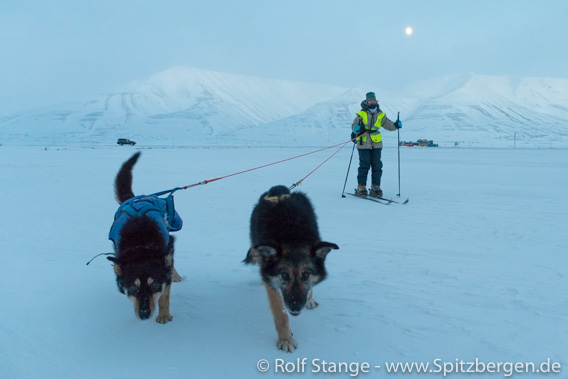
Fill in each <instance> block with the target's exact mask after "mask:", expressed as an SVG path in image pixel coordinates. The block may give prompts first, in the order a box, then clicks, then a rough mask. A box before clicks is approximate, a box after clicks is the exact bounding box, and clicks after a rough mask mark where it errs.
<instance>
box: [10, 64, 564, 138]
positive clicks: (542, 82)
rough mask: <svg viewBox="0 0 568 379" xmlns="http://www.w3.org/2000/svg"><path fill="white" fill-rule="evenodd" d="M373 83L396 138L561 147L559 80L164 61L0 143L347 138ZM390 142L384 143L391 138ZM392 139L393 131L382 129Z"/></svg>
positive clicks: (36, 117) (19, 125)
mask: <svg viewBox="0 0 568 379" xmlns="http://www.w3.org/2000/svg"><path fill="white" fill-rule="evenodd" d="M369 90H375V92H376V93H377V97H378V99H379V103H380V104H381V108H382V109H383V110H384V111H385V112H386V114H387V116H388V117H389V118H390V119H393V120H394V119H396V115H397V112H400V114H401V120H402V121H403V124H404V125H403V129H402V131H401V139H403V140H416V139H418V138H427V139H433V140H435V142H438V143H440V144H441V145H442V146H444V145H453V144H454V143H455V142H459V143H460V144H461V145H466V146H496V147H497V146H512V145H513V143H514V142H513V140H514V139H515V141H516V143H517V146H527V147H530V146H536V147H548V146H552V145H554V146H555V147H563V146H565V145H567V144H568V101H567V100H568V79H552V78H513V77H505V76H481V75H474V74H470V75H461V76H448V77H445V78H441V79H437V80H431V81H423V82H419V83H416V84H414V85H412V86H410V87H407V88H405V89H401V91H399V92H397V93H389V92H386V91H383V90H381V89H377V88H371V87H368V86H364V85H359V86H357V87H355V88H351V89H348V88H342V87H338V86H332V85H325V84H314V83H305V82H292V81H284V80H274V79H264V78H258V77H251V76H241V75H233V74H226V73H219V72H214V71H207V70H201V69H196V68H188V67H174V68H171V69H169V70H166V71H163V72H160V73H158V74H156V75H153V76H151V77H149V78H147V79H144V80H138V81H135V82H133V83H130V84H128V85H126V86H124V87H122V88H120V89H118V90H116V91H113V92H111V93H108V94H104V95H100V96H98V97H96V98H94V99H91V100H88V101H84V102H77V103H71V104H64V105H55V106H52V107H49V108H47V109H41V110H32V111H29V112H20V113H18V114H15V115H11V116H8V117H3V118H0V133H1V139H2V143H5V144H65V143H104V144H109V143H114V142H115V141H116V139H117V138H119V137H126V138H130V139H134V140H136V141H137V142H138V143H141V144H179V145H182V144H187V145H204V144H212V145H232V144H236V145H249V144H261V145H327V144H333V143H338V142H341V141H344V140H346V139H348V137H349V134H350V130H349V126H350V125H351V122H352V120H353V117H354V114H355V112H356V111H357V110H359V104H360V101H361V100H362V99H363V97H364V94H365V92H367V91H369ZM393 141H394V142H393ZM385 143H387V144H391V145H392V144H393V143H394V145H396V139H394V138H388V137H387V138H385Z"/></svg>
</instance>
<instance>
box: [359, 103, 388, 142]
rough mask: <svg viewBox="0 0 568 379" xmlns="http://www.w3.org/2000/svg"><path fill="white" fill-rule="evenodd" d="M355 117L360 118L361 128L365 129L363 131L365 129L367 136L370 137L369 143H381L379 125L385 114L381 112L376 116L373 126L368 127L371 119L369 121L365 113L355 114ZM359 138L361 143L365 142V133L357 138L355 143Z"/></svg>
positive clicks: (381, 137)
mask: <svg viewBox="0 0 568 379" xmlns="http://www.w3.org/2000/svg"><path fill="white" fill-rule="evenodd" d="M357 115H359V117H361V120H362V121H363V126H364V127H365V129H367V131H368V132H369V135H370V136H371V141H373V142H375V143H379V142H381V141H382V140H383V136H382V135H381V131H380V128H381V123H382V121H383V117H385V112H383V111H381V113H379V114H377V119H376V120H375V122H374V124H373V125H369V122H370V121H372V118H371V120H369V114H368V113H367V112H366V111H363V110H361V111H359V112H357ZM361 138H362V139H363V142H365V141H366V140H367V133H365V134H364V135H362V136H361V137H359V138H357V141H359V139H361Z"/></svg>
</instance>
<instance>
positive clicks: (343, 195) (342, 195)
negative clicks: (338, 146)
mask: <svg viewBox="0 0 568 379" xmlns="http://www.w3.org/2000/svg"><path fill="white" fill-rule="evenodd" d="M354 151H355V143H353V149H352V150H351V158H350V159H349V167H347V175H345V183H344V184H343V192H341V197H345V186H346V185H347V178H348V177H349V169H351V161H352V160H353V152H354Z"/></svg>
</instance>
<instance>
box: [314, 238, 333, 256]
mask: <svg viewBox="0 0 568 379" xmlns="http://www.w3.org/2000/svg"><path fill="white" fill-rule="evenodd" d="M331 249H334V250H337V249H339V246H337V245H336V244H334V243H333V242H325V241H320V242H318V243H317V244H316V245H315V246H314V247H313V252H314V256H316V257H318V258H321V259H325V257H326V256H327V253H329V252H330V251H331Z"/></svg>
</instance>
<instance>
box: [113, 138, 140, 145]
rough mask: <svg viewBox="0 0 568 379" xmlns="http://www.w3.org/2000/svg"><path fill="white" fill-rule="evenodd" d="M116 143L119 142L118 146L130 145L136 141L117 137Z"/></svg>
mask: <svg viewBox="0 0 568 379" xmlns="http://www.w3.org/2000/svg"><path fill="white" fill-rule="evenodd" d="M116 143H117V144H119V145H120V146H122V145H132V146H134V145H136V142H134V141H131V140H129V139H126V138H119V139H118V141H116Z"/></svg>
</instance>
